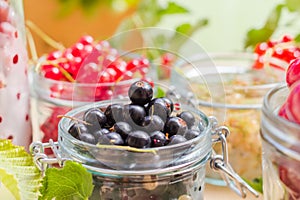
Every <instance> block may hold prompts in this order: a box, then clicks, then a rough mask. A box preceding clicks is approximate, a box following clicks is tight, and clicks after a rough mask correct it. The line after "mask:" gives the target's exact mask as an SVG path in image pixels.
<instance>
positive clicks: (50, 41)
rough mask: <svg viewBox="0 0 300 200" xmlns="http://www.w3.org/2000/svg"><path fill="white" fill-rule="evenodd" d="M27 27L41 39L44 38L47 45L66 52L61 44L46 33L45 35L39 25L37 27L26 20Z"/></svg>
mask: <svg viewBox="0 0 300 200" xmlns="http://www.w3.org/2000/svg"><path fill="white" fill-rule="evenodd" d="M26 25H27V26H28V27H29V28H30V29H31V30H33V31H34V32H35V33H36V34H37V35H38V36H39V37H40V38H42V39H43V40H44V41H45V42H46V43H47V44H49V45H50V46H52V47H53V48H55V49H58V50H64V49H65V47H64V46H63V45H62V44H61V43H58V42H56V41H55V40H53V39H52V38H51V37H49V36H48V35H47V34H46V33H44V32H43V31H42V30H41V29H40V28H39V27H38V26H37V25H35V24H34V23H33V22H32V21H30V20H26Z"/></svg>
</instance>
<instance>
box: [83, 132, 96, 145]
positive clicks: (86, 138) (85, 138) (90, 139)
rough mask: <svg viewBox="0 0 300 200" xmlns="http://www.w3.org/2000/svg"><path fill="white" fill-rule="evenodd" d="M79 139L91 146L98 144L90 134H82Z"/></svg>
mask: <svg viewBox="0 0 300 200" xmlns="http://www.w3.org/2000/svg"><path fill="white" fill-rule="evenodd" d="M79 139H80V140H81V141H83V142H87V143H90V144H96V139H95V137H94V136H93V135H92V134H90V133H81V134H80V135H79Z"/></svg>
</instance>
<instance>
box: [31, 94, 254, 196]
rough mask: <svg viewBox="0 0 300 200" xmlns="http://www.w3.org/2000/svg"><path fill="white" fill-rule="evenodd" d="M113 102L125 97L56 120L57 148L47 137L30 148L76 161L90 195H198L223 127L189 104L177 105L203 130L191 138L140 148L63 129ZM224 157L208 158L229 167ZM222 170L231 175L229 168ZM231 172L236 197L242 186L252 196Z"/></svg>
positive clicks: (90, 106) (79, 110)
mask: <svg viewBox="0 0 300 200" xmlns="http://www.w3.org/2000/svg"><path fill="white" fill-rule="evenodd" d="M115 103H118V104H123V105H124V104H128V103H129V101H128V100H126V99H123V100H112V101H102V102H98V103H93V104H89V105H86V106H83V107H79V108H76V109H73V110H72V111H70V112H68V113H67V114H66V116H67V117H64V118H62V119H61V121H60V122H59V137H58V142H57V143H56V146H57V147H55V146H54V143H52V144H51V141H50V143H47V144H44V146H43V145H42V144H41V143H36V144H33V146H32V147H33V148H32V149H33V152H35V154H36V155H37V156H38V157H39V156H41V154H40V153H42V151H40V150H39V149H43V148H44V147H45V146H47V147H49V146H51V148H52V149H53V150H54V151H55V152H56V153H55V155H59V156H57V158H58V163H61V161H63V160H67V159H68V160H73V161H76V162H79V163H81V164H82V165H83V166H84V167H85V168H86V169H88V171H89V172H91V173H92V175H93V181H94V185H95V187H94V191H93V195H92V197H91V198H90V199H114V200H119V199H130V200H134V199H163V200H171V199H172V200H175V199H178V200H184V199H199V200H201V199H203V198H204V197H203V191H204V183H205V174H206V164H207V162H208V161H209V160H210V159H211V152H212V142H213V139H212V138H213V135H214V134H216V133H218V134H220V135H223V133H224V134H225V135H226V133H225V132H226V130H227V129H224V127H216V124H215V121H214V120H213V119H212V118H208V117H207V116H206V115H204V114H203V113H202V112H201V111H199V110H198V109H195V108H194V107H191V106H185V105H184V104H182V105H181V106H180V108H181V109H182V110H187V111H190V112H192V113H193V114H194V117H195V121H196V122H195V126H196V127H197V128H199V129H200V128H201V130H202V132H201V135H199V136H197V137H195V138H193V139H190V140H187V141H185V142H182V143H178V144H174V145H167V146H162V147H153V148H143V149H135V148H128V147H126V146H116V145H94V144H88V143H86V142H83V141H80V140H78V139H76V138H74V137H73V136H72V135H71V134H70V133H69V132H68V130H69V128H70V126H71V125H72V124H73V123H74V120H81V119H82V116H83V114H84V113H85V112H86V111H87V110H88V109H90V108H95V107H96V108H100V109H103V110H104V109H105V108H106V107H107V106H109V105H111V104H115ZM175 112H179V110H178V111H175ZM175 114H176V113H175ZM218 134H216V135H218ZM220 138H225V137H223V136H220ZM220 140H222V139H220ZM49 144H50V145H49ZM41 145H42V146H41ZM42 157H43V159H42V161H39V159H36V161H37V162H38V163H39V162H44V164H45V163H47V159H45V158H46V157H45V156H42ZM223 159H224V160H227V158H223V157H218V158H216V159H215V160H218V161H217V162H216V163H215V162H211V163H212V165H213V166H215V169H217V168H218V167H220V169H221V168H222V167H223V168H227V167H228V166H227V164H226V163H225V164H224V162H223ZM49 161H50V160H49ZM51 163H53V159H51ZM38 166H44V165H43V164H38ZM227 169H228V170H227V172H228V173H229V174H231V170H230V168H227ZM41 170H44V169H41ZM231 175H232V176H230V177H231V178H232V177H234V178H233V179H231V180H233V181H232V182H231V184H233V185H235V184H238V185H239V186H238V188H240V189H241V190H240V191H239V190H238V189H237V187H235V191H236V192H237V191H238V193H239V192H241V193H239V194H240V195H241V196H243V197H245V189H246V188H247V189H249V190H250V191H251V192H253V193H254V194H255V195H257V194H256V193H255V191H253V190H252V189H251V188H250V187H248V186H247V185H246V184H245V182H243V181H242V180H241V179H240V178H237V179H235V178H236V174H235V173H233V174H231ZM235 181H237V182H235ZM235 186H236V185H235Z"/></svg>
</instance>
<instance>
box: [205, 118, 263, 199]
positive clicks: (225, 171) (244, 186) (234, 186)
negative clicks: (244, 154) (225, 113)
mask: <svg viewBox="0 0 300 200" xmlns="http://www.w3.org/2000/svg"><path fill="white" fill-rule="evenodd" d="M208 118H209V120H210V122H211V124H212V135H213V136H214V138H213V139H212V141H213V143H218V142H221V145H222V154H221V155H219V154H216V152H215V151H214V150H212V156H211V160H210V168H211V169H212V170H214V171H215V172H217V173H219V174H220V175H221V177H222V179H223V180H224V181H225V183H226V185H227V186H228V187H229V188H230V189H231V190H233V191H234V192H235V193H236V194H237V195H239V196H240V197H242V198H246V196H247V190H248V191H250V193H252V194H253V195H254V196H255V197H256V198H257V197H259V195H258V192H256V191H255V190H254V189H253V188H252V187H251V186H250V185H249V184H248V183H246V182H245V181H244V180H243V179H242V178H241V177H240V176H239V175H238V174H237V173H236V172H235V171H234V170H233V168H232V167H231V165H230V164H229V158H228V147H227V140H226V137H227V136H228V135H229V133H230V131H229V129H228V128H227V127H226V126H218V122H217V119H216V118H215V117H212V116H210V117H208Z"/></svg>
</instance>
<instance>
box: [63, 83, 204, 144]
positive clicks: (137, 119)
mask: <svg viewBox="0 0 300 200" xmlns="http://www.w3.org/2000/svg"><path fill="white" fill-rule="evenodd" d="M128 96H129V99H130V101H131V103H129V104H125V105H124V104H118V103H115V104H110V105H109V106H107V107H106V108H104V109H103V108H90V109H89V110H87V111H86V112H85V113H84V114H83V118H82V121H81V120H76V119H74V122H73V123H72V125H71V126H70V128H69V129H68V132H69V133H70V134H71V135H72V136H73V137H75V138H77V139H79V140H81V141H84V142H87V143H90V144H103V145H126V146H130V147H135V148H150V147H161V146H166V145H174V144H178V143H182V142H185V141H187V140H190V139H193V138H195V137H198V136H199V135H200V134H201V132H202V131H203V129H202V128H201V129H199V125H197V126H196V119H195V117H194V115H193V114H192V113H191V112H189V111H181V112H177V113H175V112H173V111H174V103H173V102H172V100H170V99H169V98H167V97H160V98H153V88H152V86H151V85H150V84H149V83H148V82H146V81H142V80H141V81H136V82H134V83H133V84H132V85H131V86H130V88H129V90H128Z"/></svg>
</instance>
